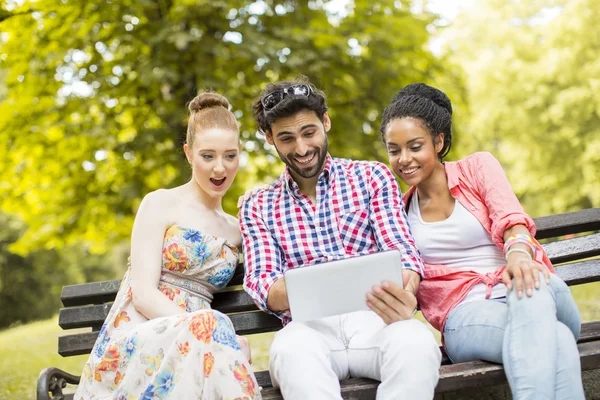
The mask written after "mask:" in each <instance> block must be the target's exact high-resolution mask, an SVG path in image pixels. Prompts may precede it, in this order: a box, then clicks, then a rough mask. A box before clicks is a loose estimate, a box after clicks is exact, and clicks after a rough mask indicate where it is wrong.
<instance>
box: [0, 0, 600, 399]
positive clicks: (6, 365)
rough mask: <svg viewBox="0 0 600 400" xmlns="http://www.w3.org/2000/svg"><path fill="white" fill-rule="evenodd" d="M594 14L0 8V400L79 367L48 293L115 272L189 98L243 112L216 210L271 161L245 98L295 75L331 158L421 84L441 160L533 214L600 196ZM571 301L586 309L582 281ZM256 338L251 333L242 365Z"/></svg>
mask: <svg viewBox="0 0 600 400" xmlns="http://www.w3.org/2000/svg"><path fill="white" fill-rule="evenodd" d="M599 20H600V2H598V1H597V0H528V1H517V0H479V1H469V0H437V1H433V0H432V1H425V0H423V1H404V0H354V1H352V0H333V1H325V0H311V1H305V0H299V1H295V0H264V1H263V0H259V1H251V0H103V1H100V0H88V1H84V0H38V1H30V0H4V2H1V3H0V398H1V399H25V398H33V397H34V388H35V380H36V378H37V375H38V374H39V372H40V371H41V370H42V369H43V368H45V367H48V366H57V367H60V368H62V369H65V370H67V371H69V372H72V373H75V374H79V372H80V370H81V368H82V366H83V362H84V361H85V359H86V357H87V356H79V357H73V358H69V359H62V358H61V357H60V356H58V355H57V354H56V350H57V337H58V336H59V335H61V331H60V328H59V327H58V325H57V318H56V313H57V311H58V309H59V307H60V303H59V295H60V291H61V287H62V286H63V285H66V284H74V283H82V282H90V281H96V280H105V279H114V278H118V277H120V276H122V274H123V273H124V271H125V268H126V259H127V255H128V251H129V248H128V247H129V243H128V239H129V234H130V230H131V227H132V223H133V219H134V216H135V212H136V210H137V207H138V205H139V203H140V201H141V199H142V197H143V196H144V195H145V194H146V193H148V192H150V191H152V190H155V189H157V188H160V187H173V186H176V185H179V184H182V183H184V182H186V181H187V180H188V179H189V178H190V173H191V172H190V169H189V166H188V165H187V164H186V163H185V159H184V155H183V152H182V150H181V146H182V141H183V138H184V133H185V129H186V117H187V112H186V103H187V102H188V101H189V100H191V99H192V98H193V97H194V95H195V94H196V93H197V91H199V90H203V89H214V90H216V91H219V92H220V93H222V94H224V95H225V96H227V97H228V98H229V100H230V102H231V104H232V106H233V111H234V113H235V115H236V116H237V117H238V119H239V121H240V123H241V127H242V128H241V132H242V141H243V152H242V158H241V167H240V171H239V173H238V176H237V179H236V181H235V183H234V186H233V187H232V188H231V190H230V192H229V193H228V195H227V197H226V199H225V201H224V205H225V208H226V210H227V211H228V212H230V213H232V214H236V212H237V210H236V201H237V198H238V196H239V195H240V194H242V193H243V192H244V191H245V190H246V189H247V188H251V187H253V186H255V185H258V184H260V183H264V182H269V181H270V180H271V179H273V178H274V177H275V176H277V175H278V174H279V173H280V172H281V171H282V169H283V166H282V163H281V162H280V161H279V160H278V158H277V154H276V153H275V152H274V149H272V148H271V147H270V146H268V144H266V142H265V141H264V138H263V137H262V136H261V135H260V134H259V133H257V131H256V126H255V124H254V122H253V121H252V117H251V101H252V99H254V98H255V97H256V96H257V94H258V93H259V91H260V90H261V89H262V88H263V87H264V85H265V84H266V83H267V82H269V81H276V80H280V79H286V78H293V77H294V76H296V75H297V74H303V75H306V76H308V77H309V78H310V79H311V81H312V82H313V83H315V84H316V85H317V86H318V87H320V88H322V89H324V91H325V92H326V93H327V94H328V97H329V106H330V115H331V118H332V124H333V128H332V130H331V132H330V134H329V142H330V151H331V153H332V154H333V155H334V156H341V157H348V158H356V159H368V160H380V161H384V162H387V159H386V155H385V151H384V147H383V145H382V143H381V142H380V139H379V133H378V130H379V122H380V118H381V112H382V110H383V108H384V107H385V105H386V104H387V103H388V102H389V101H390V99H391V98H392V96H393V95H394V93H395V92H397V91H398V90H399V89H400V88H402V87H403V86H405V85H406V84H409V83H412V82H426V83H429V84H432V85H434V86H436V87H439V88H440V89H442V90H444V91H445V92H446V93H448V95H449V96H450V98H451V99H452V102H453V106H454V126H453V132H454V135H453V136H454V138H453V141H454V145H453V150H452V152H451V153H450V156H449V157H448V159H449V160H457V159H459V158H461V157H463V156H465V155H467V154H469V153H472V152H474V151H481V150H485V151H490V152H492V153H493V154H494V155H495V156H496V157H497V158H498V159H499V160H500V162H501V163H502V165H503V166H504V168H505V170H506V173H507V175H508V177H509V179H510V181H511V183H512V185H513V188H514V190H515V192H516V194H517V196H518V197H519V199H520V200H521V202H522V204H523V206H524V207H525V210H526V211H527V212H528V213H529V214H531V215H532V216H534V217H537V216H543V215H548V214H553V213H561V212H567V211H574V210H580V209H583V208H589V207H600V24H598V21H599ZM404 189H406V188H404ZM573 292H574V295H575V298H576V300H577V303H578V304H579V307H580V309H581V312H582V317H583V320H584V321H588V320H598V319H600V306H599V300H600V283H593V284H587V285H580V286H577V287H575V288H573ZM270 340H271V335H269V334H266V335H255V336H253V337H251V344H252V347H253V354H254V359H255V365H256V368H257V369H259V370H262V369H265V368H266V366H267V358H268V353H267V349H268V345H269V343H270Z"/></svg>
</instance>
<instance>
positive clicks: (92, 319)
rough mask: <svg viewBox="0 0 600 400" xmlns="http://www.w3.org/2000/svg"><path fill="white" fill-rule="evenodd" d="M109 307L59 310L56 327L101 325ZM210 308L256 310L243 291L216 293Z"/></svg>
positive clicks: (232, 311)
mask: <svg viewBox="0 0 600 400" xmlns="http://www.w3.org/2000/svg"><path fill="white" fill-rule="evenodd" d="M111 305H112V303H105V304H98V305H91V306H77V307H70V308H61V310H60V312H59V317H58V325H59V326H60V327H61V328H63V329H75V328H84V327H88V326H98V325H102V323H103V322H104V320H105V319H106V317H107V316H108V312H109V311H110V307H111ZM212 308H214V309H215V310H219V311H221V312H222V313H225V314H229V313H240V312H246V311H257V310H258V308H257V307H256V304H254V302H253V301H252V298H251V297H250V296H249V295H248V294H247V293H246V292H244V291H243V290H237V291H232V292H220V293H216V294H215V299H214V300H213V303H212Z"/></svg>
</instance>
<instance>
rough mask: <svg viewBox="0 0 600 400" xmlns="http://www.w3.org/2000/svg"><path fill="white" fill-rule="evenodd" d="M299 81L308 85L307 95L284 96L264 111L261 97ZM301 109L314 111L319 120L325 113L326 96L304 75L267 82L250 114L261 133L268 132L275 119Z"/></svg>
mask: <svg viewBox="0 0 600 400" xmlns="http://www.w3.org/2000/svg"><path fill="white" fill-rule="evenodd" d="M301 83H304V84H307V85H310V89H311V93H310V95H309V96H308V97H303V96H285V97H284V98H283V100H281V102H280V103H278V104H277V105H276V106H275V107H273V108H272V109H270V110H268V111H266V112H265V109H264V107H263V105H262V99H263V98H264V97H265V96H267V95H269V94H271V93H273V92H275V91H277V90H281V89H284V88H287V87H289V86H292V85H297V84H301ZM302 110H310V111H314V112H315V114H317V116H318V117H319V119H320V120H321V122H323V116H324V115H325V112H327V98H326V97H325V93H323V91H321V90H319V89H317V88H316V87H314V85H312V84H311V83H310V82H309V81H308V78H306V77H304V76H302V77H298V78H296V80H295V81H283V82H276V83H269V84H268V85H267V87H265V88H264V90H263V91H262V92H261V94H260V96H259V97H258V99H256V100H255V101H254V104H253V105H252V115H253V116H254V120H255V121H256V124H257V125H258V129H259V130H260V131H261V132H263V133H268V132H270V130H271V125H272V124H273V123H274V122H275V121H277V120H279V119H281V118H286V117H289V116H291V115H294V114H296V113H297V112H299V111H302Z"/></svg>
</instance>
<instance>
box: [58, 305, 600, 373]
mask: <svg viewBox="0 0 600 400" xmlns="http://www.w3.org/2000/svg"><path fill="white" fill-rule="evenodd" d="M229 318H230V319H231V321H232V322H233V326H234V327H235V330H236V333H237V334H238V335H248V334H253V333H261V332H273V331H276V330H278V329H280V328H281V322H280V321H279V319H277V317H275V316H272V315H268V314H265V313H262V312H254V313H244V314H233V315H230V316H229ZM97 337H98V332H85V333H78V334H74V335H65V336H61V337H59V338H58V354H60V355H61V356H63V357H69V356H76V355H80V354H89V353H90V352H91V351H92V347H94V343H95V342H96V338H97ZM596 340H598V341H600V321H595V322H586V323H584V324H582V326H581V335H580V338H579V343H585V342H591V341H596ZM444 359H445V357H444ZM446 362H447V360H445V361H444V363H446Z"/></svg>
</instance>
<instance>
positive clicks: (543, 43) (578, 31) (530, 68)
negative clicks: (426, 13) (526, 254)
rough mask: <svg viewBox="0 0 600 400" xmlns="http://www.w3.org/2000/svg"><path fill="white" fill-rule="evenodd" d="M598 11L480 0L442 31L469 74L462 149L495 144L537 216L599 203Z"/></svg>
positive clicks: (561, 0) (572, 2)
mask: <svg viewBox="0 0 600 400" xmlns="http://www.w3.org/2000/svg"><path fill="white" fill-rule="evenodd" d="M599 18H600V3H598V2H597V1H594V0H568V1H567V0H533V1H527V2H514V1H511V2H507V1H501V0H486V1H481V2H477V5H476V6H475V7H474V8H472V9H471V10H469V11H468V12H465V13H464V14H462V15H460V16H459V17H458V18H457V19H456V20H455V21H454V23H453V27H452V28H451V29H449V30H448V31H447V32H445V33H444V36H443V37H444V40H445V42H446V44H447V50H448V52H449V54H450V57H451V59H452V60H453V62H454V63H456V64H457V65H459V66H461V68H462V70H463V71H464V74H465V75H466V76H467V77H468V78H467V79H465V85H466V91H467V93H468V108H469V110H470V112H469V113H468V114H467V115H466V117H465V118H464V119H463V120H462V123H461V129H462V135H463V136H464V137H463V139H462V143H461V146H460V147H461V148H460V152H461V153H462V154H466V153H468V152H472V151H476V150H489V151H492V152H493V153H494V154H495V155H496V156H497V157H498V158H499V159H500V160H501V162H502V163H503V165H504V166H505V169H506V171H507V173H508V175H509V178H511V182H512V184H513V188H514V189H515V191H516V193H517V194H518V195H519V197H520V198H521V200H522V202H523V203H524V206H525V208H526V209H527V210H528V211H529V212H530V213H532V214H534V215H547V214H552V213H557V212H565V211H569V210H576V209H581V208H587V207H599V206H600V168H598V166H599V165H600V91H599V90H598V89H599V88H600V58H598V54H599V51H600V24H598V19H599ZM473 32H476V34H473Z"/></svg>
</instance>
